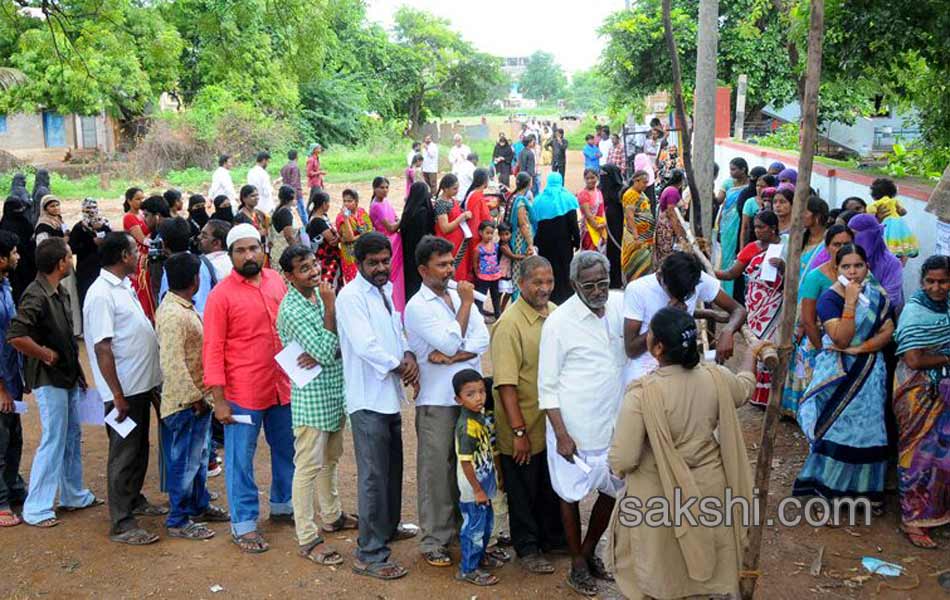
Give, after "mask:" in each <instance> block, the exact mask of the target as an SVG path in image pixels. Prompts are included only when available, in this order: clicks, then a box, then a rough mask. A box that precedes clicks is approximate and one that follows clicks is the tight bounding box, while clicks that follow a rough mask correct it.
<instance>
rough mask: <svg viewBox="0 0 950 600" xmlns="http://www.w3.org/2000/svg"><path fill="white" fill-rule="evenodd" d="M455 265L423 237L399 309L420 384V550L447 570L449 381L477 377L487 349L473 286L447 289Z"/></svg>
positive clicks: (453, 521) (451, 511) (448, 252)
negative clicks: (412, 288)
mask: <svg viewBox="0 0 950 600" xmlns="http://www.w3.org/2000/svg"><path fill="white" fill-rule="evenodd" d="M454 258H455V257H454V255H453V252H452V244H451V243H450V242H449V241H448V240H445V239H442V238H438V237H435V236H432V235H427V236H425V237H424V238H422V240H421V241H420V242H419V246H418V247H417V248H416V262H417V263H418V265H419V267H418V268H419V274H420V275H421V276H422V287H421V288H420V289H419V293H418V294H416V295H414V296H413V297H412V298H410V300H409V303H408V304H407V305H406V335H407V336H408V338H409V347H410V349H411V350H412V352H413V354H415V355H416V357H418V360H419V379H420V380H421V381H422V382H423V383H424V385H423V386H422V387H421V389H420V391H419V394H418V395H417V397H416V437H417V438H418V451H417V452H416V481H417V484H418V494H417V502H418V514H419V524H420V525H421V527H422V539H421V540H420V543H419V548H420V550H421V552H422V556H423V558H424V559H425V561H426V562H427V563H429V564H430V565H432V566H434V567H447V566H449V565H451V564H452V559H451V557H450V556H449V553H448V545H449V542H451V541H452V538H454V537H455V535H456V533H458V530H459V525H460V524H461V519H460V518H459V513H458V502H459V487H458V483H457V481H456V467H455V463H456V460H455V444H454V440H455V437H454V435H453V432H454V431H455V424H456V422H457V421H458V417H459V410H460V409H459V405H458V404H457V403H456V402H455V392H454V391H453V387H452V377H453V376H455V374H456V373H458V372H459V371H463V370H465V369H474V370H475V371H477V372H479V373H481V355H482V353H484V352H485V351H486V350H488V328H487V327H485V320H484V319H482V318H481V316H480V315H479V314H478V311H477V310H475V314H474V315H472V312H473V311H472V306H473V304H474V302H475V296H474V293H475V287H474V285H473V284H472V283H471V282H470V281H460V282H458V291H456V290H450V289H448V285H449V282H450V281H451V280H452V276H453V275H455V261H454Z"/></svg>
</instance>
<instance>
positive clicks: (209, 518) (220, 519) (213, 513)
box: [195, 504, 231, 523]
mask: <svg viewBox="0 0 950 600" xmlns="http://www.w3.org/2000/svg"><path fill="white" fill-rule="evenodd" d="M195 519H197V520H198V521H206V522H208V523H226V522H228V521H230V520H231V515H230V513H228V511H226V510H225V509H223V508H221V507H220V506H215V505H214V504H209V505H208V508H206V509H205V511H204V512H203V513H201V514H200V515H198V516H197V517H195Z"/></svg>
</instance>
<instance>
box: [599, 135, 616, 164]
mask: <svg viewBox="0 0 950 600" xmlns="http://www.w3.org/2000/svg"><path fill="white" fill-rule="evenodd" d="M598 148H600V166H604V165H606V164H607V157H608V156H609V155H610V151H611V150H613V149H614V143H613V142H612V141H610V138H607V139H605V140H600V145H599V146H598Z"/></svg>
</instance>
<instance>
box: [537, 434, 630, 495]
mask: <svg viewBox="0 0 950 600" xmlns="http://www.w3.org/2000/svg"><path fill="white" fill-rule="evenodd" d="M546 437H547V447H548V452H547V454H548V472H549V473H550V474H551V487H553V488H554V491H555V493H557V495H558V496H560V497H561V499H562V500H564V501H565V502H579V501H580V500H581V499H582V498H584V496H586V495H587V494H589V493H591V492H593V491H594V490H597V491H598V492H603V493H604V494H607V495H608V496H611V497H613V498H616V497H617V495H618V494H619V493H620V492H621V490H623V485H624V484H623V480H622V479H618V478H617V477H615V476H614V474H613V473H611V472H610V467H609V466H608V465H607V450H608V449H607V448H604V449H602V450H577V451H576V453H575V454H574V462H573V463H572V462H568V461H567V460H565V459H564V457H563V456H561V455H560V454H558V453H557V438H556V437H555V435H554V429H553V428H552V427H551V423H550V422H549V423H548V424H547V432H546Z"/></svg>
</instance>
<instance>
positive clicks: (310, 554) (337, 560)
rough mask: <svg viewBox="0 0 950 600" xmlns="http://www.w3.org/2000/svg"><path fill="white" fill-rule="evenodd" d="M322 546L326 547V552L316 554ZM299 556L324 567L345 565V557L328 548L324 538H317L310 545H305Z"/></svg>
mask: <svg viewBox="0 0 950 600" xmlns="http://www.w3.org/2000/svg"><path fill="white" fill-rule="evenodd" d="M320 546H325V550H326V551H325V552H314V550H316V549H317V548H319V547H320ZM297 554H299V555H300V556H302V557H304V558H306V559H307V560H309V561H312V562H315V563H317V564H318V565H324V566H327V567H329V566H333V565H340V564H343V555H342V554H340V553H339V552H337V551H336V550H334V549H333V548H330V547H329V546H326V541H324V539H323V538H317V539H315V540H313V541H312V542H310V543H309V544H303V545H302V546H300V548H299V549H298V550H297Z"/></svg>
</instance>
